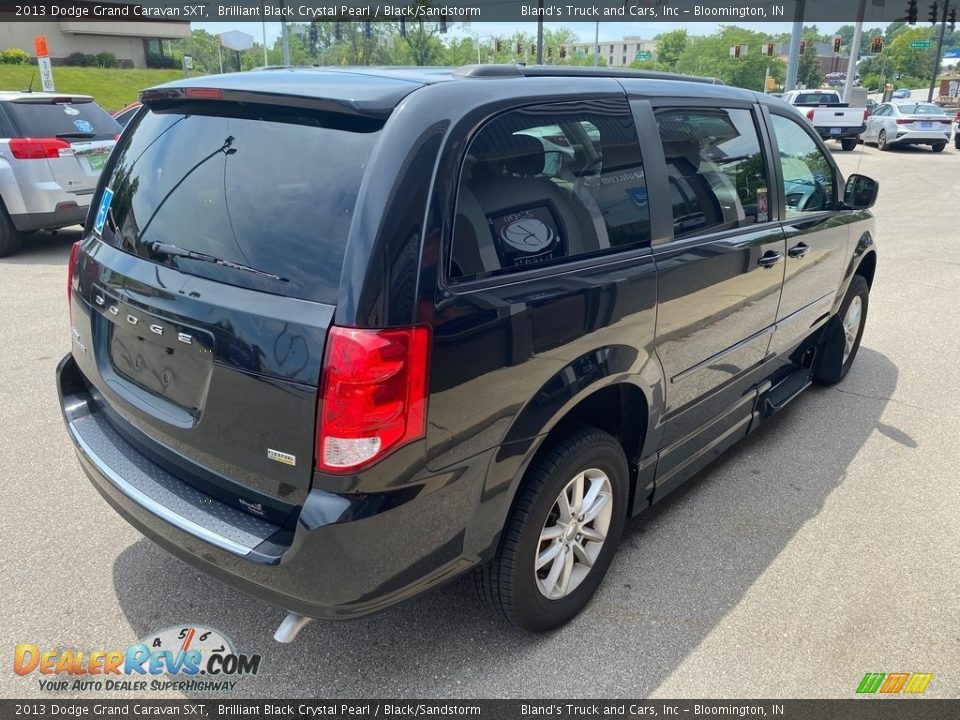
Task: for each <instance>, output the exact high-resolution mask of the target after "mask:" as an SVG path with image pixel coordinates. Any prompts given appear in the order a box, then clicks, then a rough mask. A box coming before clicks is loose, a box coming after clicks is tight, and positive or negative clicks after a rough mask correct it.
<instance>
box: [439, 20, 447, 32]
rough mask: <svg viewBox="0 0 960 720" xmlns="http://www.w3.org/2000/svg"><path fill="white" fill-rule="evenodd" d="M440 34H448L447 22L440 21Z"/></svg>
mask: <svg viewBox="0 0 960 720" xmlns="http://www.w3.org/2000/svg"><path fill="white" fill-rule="evenodd" d="M440 32H441V33H446V32H447V21H446V20H441V21H440Z"/></svg>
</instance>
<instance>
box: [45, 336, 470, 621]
mask: <svg viewBox="0 0 960 720" xmlns="http://www.w3.org/2000/svg"><path fill="white" fill-rule="evenodd" d="M57 386H58V391H59V393H60V403H61V408H62V410H63V414H64V419H65V421H66V424H67V429H68V431H69V434H70V437H71V439H72V440H73V442H74V445H75V448H76V451H77V456H78V458H79V460H80V464H81V466H82V467H83V470H84V472H85V473H86V475H87V477H88V478H89V479H90V481H91V483H92V484H93V485H94V487H95V488H96V489H97V490H98V491H99V493H100V494H101V495H102V496H103V497H104V499H105V500H106V501H107V502H108V503H109V504H110V505H111V506H112V507H113V508H114V509H115V510H116V511H117V512H118V513H120V515H121V516H123V517H124V519H126V520H127V521H128V522H129V523H130V524H132V525H133V526H134V527H136V528H137V529H138V530H139V531H140V532H142V533H143V534H144V535H146V536H147V537H148V538H150V539H151V540H153V541H154V542H156V543H157V544H158V545H160V546H162V547H163V548H165V549H166V550H168V551H170V552H171V553H173V554H174V555H176V556H178V557H179V558H181V559H183V560H185V561H186V562H188V563H190V564H191V565H193V566H195V567H197V568H199V569H201V570H203V571H205V572H207V573H208V574H210V575H213V576H214V577H217V578H219V579H220V580H222V581H224V582H226V583H228V584H229V585H232V586H234V587H237V588H238V589H240V590H243V591H245V592H247V593H249V594H250V595H253V596H255V597H258V598H260V599H262V600H265V601H267V602H270V603H272V604H274V605H277V606H279V607H281V608H284V609H287V610H293V611H295V612H297V613H300V614H302V615H307V616H310V617H316V618H324V619H345V618H350V617H358V616H362V615H366V614H370V613H373V612H377V611H379V610H382V609H385V608H387V607H389V606H391V605H394V604H396V603H398V602H402V601H403V600H406V599H408V598H410V597H413V596H415V595H417V594H419V593H420V592H422V591H424V590H427V589H429V588H431V587H434V586H436V585H438V584H441V583H443V582H445V581H447V580H450V579H453V578H455V577H457V576H458V575H460V574H461V573H463V572H464V571H466V570H468V569H469V568H470V567H472V566H473V564H474V563H475V562H476V557H475V556H474V557H473V558H469V557H467V556H465V554H464V549H463V544H464V542H463V541H464V536H465V525H466V523H467V518H468V517H469V513H470V512H471V511H472V510H473V507H474V503H475V498H476V497H477V494H478V488H477V486H476V485H475V482H477V481H480V480H482V477H483V473H482V471H481V470H480V469H479V468H481V467H482V468H485V467H486V461H487V460H488V459H489V458H488V457H487V458H478V460H477V462H476V463H474V464H473V467H474V468H476V469H477V471H476V472H471V471H469V470H468V471H466V472H463V470H462V469H461V470H460V471H458V472H457V473H456V474H452V475H451V478H450V479H451V480H454V479H455V481H449V482H446V483H444V482H442V481H441V482H436V481H437V480H438V478H434V483H433V484H432V485H433V487H432V489H431V490H427V489H426V488H425V487H420V488H416V489H415V490H414V491H410V490H409V489H408V490H407V491H396V492H391V493H383V494H382V495H376V496H374V495H369V494H366V495H343V494H334V493H328V492H323V491H319V490H316V489H314V490H312V491H311V492H310V493H309V495H308V496H307V499H306V501H305V502H304V505H303V507H302V509H301V511H300V515H299V517H298V519H297V522H296V527H295V529H287V528H283V527H279V526H275V525H271V524H270V523H267V522H266V521H264V520H262V519H260V518H257V517H255V516H253V515H250V514H248V513H245V512H243V511H239V510H236V509H233V508H231V507H229V506H227V505H226V504H225V503H222V502H221V501H219V500H217V499H216V498H213V497H210V496H208V495H205V494H204V493H202V492H201V491H199V490H198V489H196V488H195V487H193V486H191V485H188V484H187V483H185V482H182V481H180V480H178V479H177V478H176V477H175V476H173V475H172V474H170V473H169V472H167V471H166V469H164V468H162V467H160V466H159V465H157V464H155V463H154V462H153V461H152V460H150V459H149V458H147V457H146V456H145V455H143V454H141V453H140V452H139V451H138V450H137V449H136V447H135V446H134V445H132V444H130V443H129V442H127V441H126V440H125V439H124V437H123V436H122V435H121V434H120V433H119V432H118V431H117V430H116V429H115V428H112V426H111V424H110V421H109V419H108V418H107V417H106V413H105V411H104V410H103V409H102V408H100V407H99V406H98V403H97V398H96V397H95V396H94V395H93V394H92V393H91V391H90V390H89V389H88V387H87V385H86V384H85V382H84V380H83V377H82V374H81V373H80V371H79V369H78V368H77V365H76V362H75V361H74V359H73V356H72V355H67V356H66V357H65V358H64V359H63V360H62V361H61V362H60V365H59V366H58V367H57Z"/></svg>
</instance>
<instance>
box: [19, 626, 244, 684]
mask: <svg viewBox="0 0 960 720" xmlns="http://www.w3.org/2000/svg"><path fill="white" fill-rule="evenodd" d="M259 669H260V656H259V655H244V654H241V653H237V652H236V651H235V650H234V646H233V642H232V641H231V640H230V639H229V638H227V637H226V636H225V635H224V634H223V633H221V632H220V631H219V630H214V629H212V628H205V627H201V626H196V625H183V626H179V627H170V628H166V629H164V630H161V631H159V632H156V633H151V634H150V635H147V636H146V637H144V638H141V639H140V640H139V641H138V642H136V643H135V644H133V645H131V646H130V647H128V648H126V649H124V650H70V649H68V650H44V649H41V648H39V647H37V646H36V645H34V644H32V643H20V644H19V645H17V646H16V648H15V649H14V654H13V671H14V672H15V673H16V674H17V675H22V676H31V675H34V673H36V676H37V682H38V684H39V687H40V689H41V690H43V691H47V692H64V691H74V692H75V691H96V692H103V691H116V692H122V691H134V692H142V691H145V690H180V691H192V690H204V691H217V690H222V691H231V690H233V689H234V688H235V687H236V684H237V681H236V680H234V679H233V678H235V677H237V676H241V675H256V674H257V671H258V670H259ZM159 675H166V676H169V677H170V678H172V679H167V678H163V679H161V678H159V677H157V676H159Z"/></svg>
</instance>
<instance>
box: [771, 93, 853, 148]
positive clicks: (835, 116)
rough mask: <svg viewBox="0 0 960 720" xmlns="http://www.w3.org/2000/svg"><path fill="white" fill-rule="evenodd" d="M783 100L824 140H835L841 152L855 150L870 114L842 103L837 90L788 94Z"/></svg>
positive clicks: (785, 94)
mask: <svg viewBox="0 0 960 720" xmlns="http://www.w3.org/2000/svg"><path fill="white" fill-rule="evenodd" d="M783 99H784V100H785V101H786V102H788V103H790V104H791V105H793V106H794V107H795V108H797V110H798V111H799V112H801V113H802V114H803V115H804V117H806V118H807V120H808V121H809V122H810V124H811V125H812V126H813V128H814V130H816V131H817V134H819V135H820V137H822V138H823V139H824V140H837V141H839V142H840V147H841V148H843V149H844V150H847V151H849V150H853V149H854V148H855V147H857V143H858V142H859V137H860V133H862V132H863V128H864V124H865V123H866V121H867V116H868V115H869V112H868V111H867V110H866V109H865V108H862V107H850V105H849V104H848V103H845V102H842V101H841V99H840V94H839V93H838V92H837V91H836V90H830V89H829V88H828V89H824V90H791V91H790V92H787V93H784V95H783Z"/></svg>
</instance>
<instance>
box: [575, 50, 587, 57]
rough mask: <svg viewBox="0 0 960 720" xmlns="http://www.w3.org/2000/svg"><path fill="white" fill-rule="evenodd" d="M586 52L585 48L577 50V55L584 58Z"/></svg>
mask: <svg viewBox="0 0 960 720" xmlns="http://www.w3.org/2000/svg"><path fill="white" fill-rule="evenodd" d="M584 55H586V53H585V52H584V51H583V50H577V57H578V58H582V57H583V56H584Z"/></svg>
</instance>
